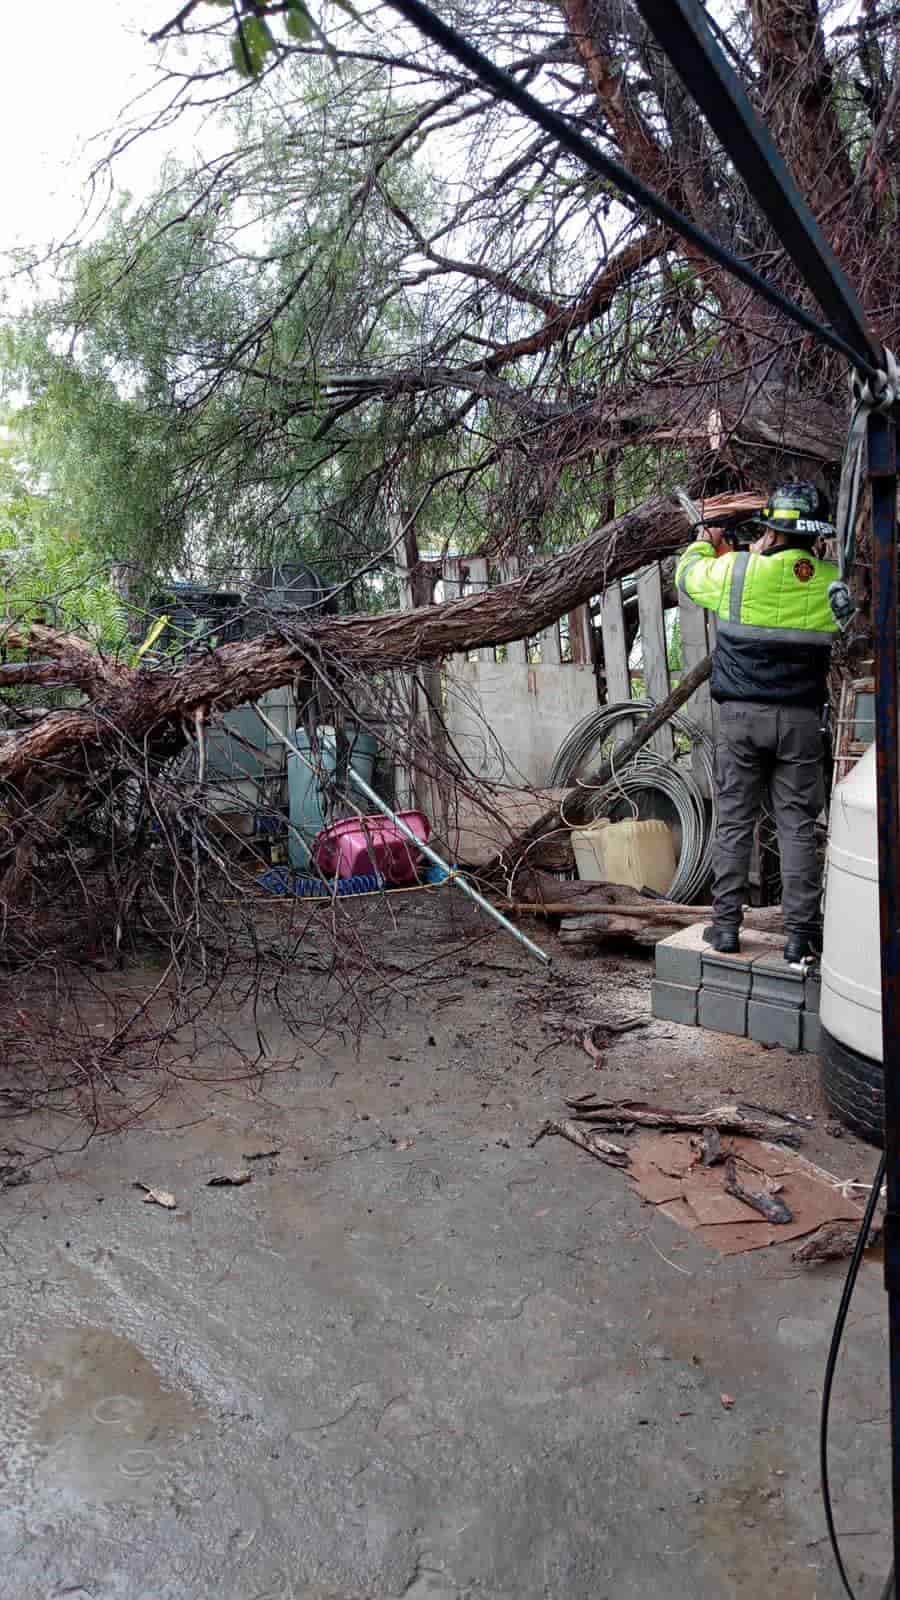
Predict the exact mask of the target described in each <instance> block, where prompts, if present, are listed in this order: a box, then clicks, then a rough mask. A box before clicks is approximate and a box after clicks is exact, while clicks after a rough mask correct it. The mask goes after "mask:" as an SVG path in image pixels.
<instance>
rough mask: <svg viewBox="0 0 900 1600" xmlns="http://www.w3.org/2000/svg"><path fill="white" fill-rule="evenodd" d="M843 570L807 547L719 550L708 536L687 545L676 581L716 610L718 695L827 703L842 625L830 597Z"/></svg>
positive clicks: (714, 687)
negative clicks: (831, 666)
mask: <svg viewBox="0 0 900 1600" xmlns="http://www.w3.org/2000/svg"><path fill="white" fill-rule="evenodd" d="M837 576H838V572H837V568H836V567H835V566H833V565H832V564H831V562H829V561H817V560H816V558H815V556H813V555H811V554H810V552H809V550H807V549H797V548H796V547H795V548H793V549H790V548H786V549H779V550H772V551H770V552H769V554H768V555H754V554H751V552H750V551H747V550H739V551H735V552H734V553H732V554H729V555H725V556H717V555H716V554H715V552H714V550H713V548H712V546H711V545H710V544H709V543H708V542H707V541H706V540H705V539H704V540H697V541H696V542H695V543H694V544H691V545H688V548H687V549H686V550H685V552H684V554H683V555H682V557H681V559H680V560H679V562H678V566H677V569H676V572H675V582H676V584H677V586H678V588H679V589H680V590H681V592H682V593H683V594H686V595H687V596H688V598H689V599H690V600H693V601H695V603H696V604H697V605H699V606H703V607H704V609H705V610H707V611H712V612H714V613H715V616H716V650H715V655H714V657H713V671H712V678H711V681H710V687H711V690H712V696H713V699H714V700H719V701H721V700H762V701H774V702H780V703H782V704H786V705H808V706H821V705H822V704H823V703H824V700H825V692H826V683H825V679H826V673H827V671H828V657H829V653H830V649H831V643H832V640H833V638H834V636H835V634H836V633H837V631H838V627H837V623H836V622H835V620H834V617H833V616H832V612H831V606H830V605H829V602H828V589H829V585H830V584H832V583H834V581H835V579H836V578H837Z"/></svg>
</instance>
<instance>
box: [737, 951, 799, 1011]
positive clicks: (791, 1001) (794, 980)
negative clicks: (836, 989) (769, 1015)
mask: <svg viewBox="0 0 900 1600" xmlns="http://www.w3.org/2000/svg"><path fill="white" fill-rule="evenodd" d="M752 972H753V982H752V985H751V989H750V994H751V997H752V998H753V999H754V1000H759V1001H761V1002H765V1003H766V1004H768V1005H774V1006H795V1007H796V1009H797V1010H798V1011H800V1010H802V1008H803V1004H804V1000H805V997H806V975H805V973H803V972H802V971H801V970H800V969H799V968H797V967H789V966H788V964H787V962H786V961H785V959H784V957H783V956H782V955H778V956H758V957H757V959H756V960H755V961H754V963H753V968H752Z"/></svg>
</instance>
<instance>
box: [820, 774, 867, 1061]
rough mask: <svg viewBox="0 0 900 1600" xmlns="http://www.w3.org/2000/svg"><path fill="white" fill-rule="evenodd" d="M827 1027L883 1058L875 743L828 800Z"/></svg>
mask: <svg viewBox="0 0 900 1600" xmlns="http://www.w3.org/2000/svg"><path fill="white" fill-rule="evenodd" d="M821 1021H822V1027H823V1028H824V1029H825V1030H826V1031H827V1033H829V1034H830V1035H831V1037H832V1038H833V1039H837V1040H838V1041H839V1043H841V1044H843V1045H847V1046H848V1048H849V1049H850V1050H852V1051H855V1052H856V1053H857V1054H858V1055H861V1056H866V1057H868V1059H869V1060H870V1061H880V1060H881V1058H882V1049H881V936H880V933H879V909H878V825H877V818H876V802H875V746H874V744H873V745H870V746H869V749H868V750H867V751H866V753H865V755H864V756H862V757H861V759H860V760H859V761H858V762H857V764H856V766H855V767H854V768H853V771H852V772H849V773H848V774H847V776H846V778H844V779H843V780H842V781H841V783H839V784H838V785H837V787H836V788H835V791H834V794H833V796H832V801H831V819H830V825H829V832H828V856H827V867H826V880H825V932H824V939H823V944H822V998H821Z"/></svg>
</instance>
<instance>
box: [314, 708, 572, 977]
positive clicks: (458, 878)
mask: <svg viewBox="0 0 900 1600" xmlns="http://www.w3.org/2000/svg"><path fill="white" fill-rule="evenodd" d="M322 743H323V744H324V745H325V746H326V748H327V749H329V750H334V748H335V747H334V745H333V744H332V743H331V740H330V739H323V741H322ZM298 753H299V752H298ZM303 759H304V760H305V759H306V758H305V757H304V758H303ZM308 765H311V763H308ZM347 775H348V777H350V778H352V780H353V783H354V784H355V786H356V788H357V789H359V790H360V791H361V793H362V794H364V795H365V797H366V799H367V800H369V801H371V803H372V805H373V806H376V807H377V808H378V810H379V811H380V812H381V814H382V816H385V817H389V818H390V820H391V822H393V824H394V826H395V828H397V829H398V830H399V831H400V833H402V834H403V836H404V837H405V838H407V839H409V840H410V841H411V842H412V843H413V844H414V845H415V847H416V849H417V850H421V852H422V854H423V856H426V857H427V859H428V860H429V861H433V862H434V865H435V866H436V867H440V869H441V871H442V872H446V874H447V877H448V878H449V880H450V882H451V883H455V884H458V885H459V887H460V889H461V890H462V892H463V894H465V895H468V897H469V899H470V900H472V901H474V903H475V905H476V906H479V907H480V908H481V910H482V911H486V912H487V914H488V916H489V917H493V919H494V921H495V922H496V923H499V925H500V927H501V928H504V929H505V930H506V932H507V933H511V934H512V936H513V938H514V939H517V940H518V942H519V944H523V945H524V946H525V949H526V950H530V952H531V954H532V955H533V956H536V957H537V959H538V961H543V962H544V963H545V964H546V965H547V966H548V967H549V965H550V962H551V961H552V959H553V958H552V956H548V954H547V952H546V950H542V949H541V947H540V945H538V944H535V943H534V942H533V940H531V939H529V938H528V935H527V934H525V933H523V932H522V930H521V928H517V927H515V926H514V925H513V923H511V922H509V921H508V920H507V918H506V917H505V916H504V915H503V912H502V911H498V910H497V907H496V906H492V905H491V903H490V901H489V900H485V898H484V895H482V894H479V893H478V890H477V889H473V888H472V885H471V884H470V883H469V881H468V879H467V878H464V877H463V875H462V873H459V872H454V871H453V869H452V867H451V866H450V865H449V864H448V863H447V862H446V861H444V860H443V859H442V857H441V856H439V855H438V853H437V851H436V850H432V848H431V845H430V844H425V843H424V841H423V840H422V839H420V838H419V837H418V836H417V835H416V834H415V833H413V831H412V828H408V827H407V826H406V823H405V822H403V821H402V819H401V818H400V817H398V816H397V813H396V811H392V810H391V808H390V806H389V805H386V804H385V802H384V801H383V800H382V798H381V796H380V795H379V794H376V793H375V790H374V789H371V788H370V787H369V785H368V784H367V783H366V780H365V778H361V777H360V775H359V773H358V772H356V771H355V770H354V768H353V767H352V766H348V768H347Z"/></svg>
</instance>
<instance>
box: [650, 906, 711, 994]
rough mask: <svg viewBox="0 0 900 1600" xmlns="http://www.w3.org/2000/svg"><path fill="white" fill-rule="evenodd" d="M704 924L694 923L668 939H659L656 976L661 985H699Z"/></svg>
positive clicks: (703, 947)
mask: <svg viewBox="0 0 900 1600" xmlns="http://www.w3.org/2000/svg"><path fill="white" fill-rule="evenodd" d="M705 926H706V923H704V922H694V923H692V924H691V926H690V927H689V928H679V930H678V932H677V933H673V934H670V936H669V938H668V939H660V941H659V943H658V944H657V946H656V976H657V978H658V979H659V981H660V982H661V983H674V984H681V985H685V984H687V985H689V986H690V985H693V986H694V988H696V987H697V986H698V985H699V983H700V977H701V971H702V965H703V951H704V950H708V949H709V945H705V944H704V943H703V929H704V927H705Z"/></svg>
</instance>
